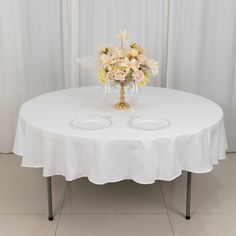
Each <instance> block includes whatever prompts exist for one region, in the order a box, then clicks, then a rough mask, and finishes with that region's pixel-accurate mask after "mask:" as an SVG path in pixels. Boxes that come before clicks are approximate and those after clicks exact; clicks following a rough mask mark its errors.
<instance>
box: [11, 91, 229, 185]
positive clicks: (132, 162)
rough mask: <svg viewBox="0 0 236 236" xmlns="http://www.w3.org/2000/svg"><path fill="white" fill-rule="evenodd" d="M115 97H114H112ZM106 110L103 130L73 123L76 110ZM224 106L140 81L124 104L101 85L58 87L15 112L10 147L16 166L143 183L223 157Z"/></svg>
mask: <svg viewBox="0 0 236 236" xmlns="http://www.w3.org/2000/svg"><path fill="white" fill-rule="evenodd" d="M117 99H118V98H117ZM84 116H98V117H101V116H108V117H109V118H110V119H111V120H112V125H111V126H110V127H109V128H107V129H104V130H96V131H95V130H89V131H88V130H77V129H73V128H71V126H70V122H71V121H72V120H74V119H75V118H77V117H84ZM134 116H138V117H142V116H145V117H147V116H150V117H162V118H165V119H167V120H169V121H170V123H171V125H170V127H169V128H166V129H163V130H158V131H143V130H135V129H132V128H130V127H128V125H127V123H128V121H129V120H130V119H131V118H132V117H134ZM225 149H226V139H225V131H224V123H223V112H222V109H221V108H220V107H219V106H218V105H217V104H215V103H214V102H212V101H210V100H208V99H206V98H203V97H200V96H197V95H194V94H190V93H186V92H181V91H177V90H171V89H163V88H151V87H147V88H144V89H143V90H142V92H141V94H140V96H139V98H138V99H137V101H136V102H134V103H133V104H131V108H130V110H128V111H120V110H115V109H114V108H113V106H112V103H111V102H107V101H104V98H103V96H102V93H101V89H99V87H83V88H76V89H67V90H60V91H56V92H52V93H48V94H45V95H42V96H39V97H36V98H33V99H31V100H30V101H28V102H26V103H25V104H23V105H22V107H21V109H20V113H19V120H18V126H17V133H16V139H15V145H14V153H16V154H18V155H20V156H23V160H22V166H24V167H43V175H44V176H53V175H63V176H65V178H66V179H67V180H73V179H76V178H80V177H84V176H86V177H88V178H89V180H90V181H91V182H93V183H96V184H104V183H107V182H115V181H120V180H123V179H132V180H134V181H136V182H138V183H141V184H149V183H153V182H154V181H155V180H157V179H162V180H172V179H174V178H175V177H177V176H179V175H180V174H181V172H182V170H187V171H191V172H195V173H203V172H209V171H211V170H212V168H213V164H217V163H218V160H220V159H224V158H225Z"/></svg>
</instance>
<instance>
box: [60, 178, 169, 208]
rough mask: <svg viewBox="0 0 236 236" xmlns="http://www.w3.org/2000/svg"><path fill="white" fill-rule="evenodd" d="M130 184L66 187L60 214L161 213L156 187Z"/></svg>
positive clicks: (86, 183) (75, 183)
mask: <svg viewBox="0 0 236 236" xmlns="http://www.w3.org/2000/svg"><path fill="white" fill-rule="evenodd" d="M152 188H153V186H152V185H140V184H137V183H134V182H133V181H122V182H118V183H112V184H106V185H95V184H92V183H90V182H89V181H88V180H87V179H85V178H84V179H80V180H75V181H73V182H70V183H69V186H68V188H67V193H66V198H65V202H64V206H63V210H62V213H117V212H122V213H165V212H166V209H165V205H164V201H163V196H162V192H161V190H160V187H159V184H156V185H155V191H153V189H152Z"/></svg>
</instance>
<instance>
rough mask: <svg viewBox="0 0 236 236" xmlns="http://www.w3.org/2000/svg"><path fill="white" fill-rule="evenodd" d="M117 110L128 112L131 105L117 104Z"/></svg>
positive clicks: (125, 103)
mask: <svg viewBox="0 0 236 236" xmlns="http://www.w3.org/2000/svg"><path fill="white" fill-rule="evenodd" d="M115 108H116V109H118V110H128V109H129V104H128V103H127V102H118V103H116V104H115Z"/></svg>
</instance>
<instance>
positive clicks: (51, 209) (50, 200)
mask: <svg viewBox="0 0 236 236" xmlns="http://www.w3.org/2000/svg"><path fill="white" fill-rule="evenodd" d="M47 189H48V220H49V221H52V220H53V208H52V179H51V177H47Z"/></svg>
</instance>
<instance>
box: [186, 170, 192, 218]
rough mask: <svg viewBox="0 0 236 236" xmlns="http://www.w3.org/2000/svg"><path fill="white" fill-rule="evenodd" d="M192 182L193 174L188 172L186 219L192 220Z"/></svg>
mask: <svg viewBox="0 0 236 236" xmlns="http://www.w3.org/2000/svg"><path fill="white" fill-rule="evenodd" d="M191 182H192V173H191V172H189V171H188V172H187V196H186V215H185V219H186V220H190V218H191V217H190V205H191Z"/></svg>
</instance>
